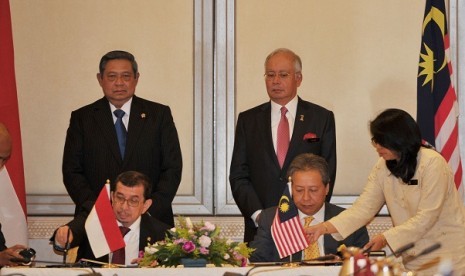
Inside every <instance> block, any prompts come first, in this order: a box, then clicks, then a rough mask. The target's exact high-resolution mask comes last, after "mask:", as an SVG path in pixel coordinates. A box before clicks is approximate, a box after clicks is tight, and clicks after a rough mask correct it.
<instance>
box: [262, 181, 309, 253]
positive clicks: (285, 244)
mask: <svg viewBox="0 0 465 276" xmlns="http://www.w3.org/2000/svg"><path fill="white" fill-rule="evenodd" d="M271 235H272V236H273V240H274V243H275V245H276V248H277V249H278V253H279V257H280V258H281V259H282V258H284V257H287V256H289V255H291V254H294V253H295V252H298V251H301V250H303V249H305V248H306V247H307V246H308V241H307V239H306V238H305V232H304V228H303V227H302V224H301V223H300V219H299V212H298V211H297V207H296V206H295V204H294V201H293V200H292V197H291V195H290V193H289V185H286V188H285V189H284V193H283V195H282V196H281V199H280V200H279V204H278V208H277V209H276V215H275V217H274V220H273V224H272V225H271Z"/></svg>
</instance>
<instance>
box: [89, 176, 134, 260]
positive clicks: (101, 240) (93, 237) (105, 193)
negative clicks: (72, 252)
mask: <svg viewBox="0 0 465 276" xmlns="http://www.w3.org/2000/svg"><path fill="white" fill-rule="evenodd" d="M85 228H86V232H87V238H88V239H89V243H90V246H91V247H92V252H94V255H95V257H96V258H100V257H102V256H104V255H106V254H108V253H110V252H113V251H115V250H118V249H120V248H123V247H125V246H126V243H125V242H124V239H123V235H122V234H121V231H120V230H119V226H118V223H117V222H116V217H115V213H114V212H113V208H112V207H111V202H110V184H105V186H104V187H103V189H102V191H101V192H100V194H99V196H98V198H97V200H96V201H95V205H94V207H93V208H92V211H91V212H90V214H89V216H88V217H87V220H86V225H85Z"/></svg>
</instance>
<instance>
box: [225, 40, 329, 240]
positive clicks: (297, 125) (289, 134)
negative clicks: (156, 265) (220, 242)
mask: <svg viewBox="0 0 465 276" xmlns="http://www.w3.org/2000/svg"><path fill="white" fill-rule="evenodd" d="M301 82H302V62H301V60H300V57H299V56H298V55H296V54H295V53H294V52H292V51H291V50H289V49H283V48H280V49H277V50H275V51H273V52H272V53H271V54H269V55H268V57H267V58H266V60H265V84H266V89H267V92H268V96H269V97H270V102H267V103H264V104H261V105H259V106H257V107H254V108H252V109H249V110H247V111H244V112H242V113H240V114H239V118H238V119H237V126H236V136H235V141H234V151H233V155H232V160H231V169H230V175H229V182H230V184H231V190H232V193H233V196H234V199H235V201H236V204H237V206H238V207H239V209H240V211H241V213H242V215H243V216H244V222H245V233H244V241H246V242H249V241H251V240H252V239H253V237H254V235H255V233H256V231H257V223H258V220H259V217H260V212H261V211H262V210H263V209H265V208H268V207H271V206H276V205H277V204H278V201H279V198H280V196H281V195H282V192H283V190H284V187H285V185H286V183H287V179H286V171H287V168H288V166H289V163H290V162H291V161H292V159H294V157H295V156H297V155H298V154H300V153H305V152H309V153H314V154H317V155H319V156H322V157H323V158H325V160H326V161H327V162H328V164H329V173H330V177H331V182H330V183H329V191H328V194H327V197H326V201H328V202H329V200H330V198H331V194H332V192H333V187H334V179H335V177H336V129H335V128H336V127H335V123H334V114H333V113H332V112H331V111H329V110H327V109H325V108H323V107H321V106H318V105H316V104H313V103H310V102H306V101H303V100H302V99H300V98H299V97H298V96H297V88H298V87H299V86H300V84H301Z"/></svg>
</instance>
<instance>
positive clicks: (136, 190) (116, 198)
mask: <svg viewBox="0 0 465 276" xmlns="http://www.w3.org/2000/svg"><path fill="white" fill-rule="evenodd" d="M149 183H150V181H149V179H148V178H147V176H145V175H144V174H142V173H139V172H135V171H127V172H123V173H121V174H120V175H119V176H118V177H117V178H116V180H115V182H114V183H112V184H111V186H110V190H111V202H112V203H111V205H112V208H113V212H114V213H115V216H116V219H117V223H118V225H119V226H120V228H124V229H125V230H126V231H125V232H127V233H126V234H123V236H124V241H125V243H126V247H125V248H124V254H123V256H124V257H122V259H121V258H118V260H116V259H115V257H116V255H117V254H116V253H115V252H116V251H115V252H114V253H113V259H112V263H116V264H123V265H131V264H136V263H137V261H138V260H137V259H138V257H139V252H140V251H143V250H144V247H145V246H146V245H147V242H148V241H150V242H151V243H153V242H155V241H159V240H162V239H163V238H164V237H165V231H166V230H168V229H169V228H170V226H168V225H167V224H165V223H163V222H161V221H160V220H158V219H156V218H154V217H151V216H150V215H149V214H147V213H146V211H147V209H148V208H149V207H150V205H151V204H152V199H151V198H150V195H151V191H150V190H151V186H150V184H149ZM86 218H87V212H85V211H84V212H82V215H78V216H77V217H76V218H75V219H74V220H72V221H71V222H69V223H68V224H67V225H64V226H61V227H60V228H58V229H57V230H56V231H55V234H54V237H52V240H53V241H54V247H55V248H64V247H65V245H66V244H67V243H68V244H69V247H70V248H73V247H76V246H79V250H78V253H77V259H78V260H79V259H81V258H85V259H91V260H97V261H100V262H105V263H107V262H108V255H105V256H103V257H101V258H98V259H96V258H95V256H94V253H93V252H92V248H91V246H90V244H89V240H88V238H87V234H86V230H85V227H84V226H85V221H86ZM69 230H70V231H69ZM122 233H124V232H123V231H122ZM102 242H104V241H102Z"/></svg>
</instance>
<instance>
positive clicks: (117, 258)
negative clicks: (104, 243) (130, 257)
mask: <svg viewBox="0 0 465 276" xmlns="http://www.w3.org/2000/svg"><path fill="white" fill-rule="evenodd" d="M119 230H120V231H121V234H122V235H123V237H124V236H125V235H126V234H127V233H128V232H129V231H130V230H131V229H129V228H128V227H125V226H120V227H119ZM125 255H126V251H125V250H124V247H123V248H120V249H118V250H116V251H115V252H113V258H112V259H111V262H112V263H114V264H122V265H124V264H125V261H126V257H125Z"/></svg>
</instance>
